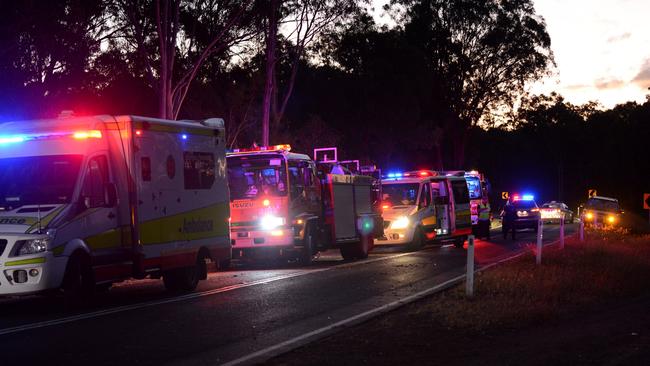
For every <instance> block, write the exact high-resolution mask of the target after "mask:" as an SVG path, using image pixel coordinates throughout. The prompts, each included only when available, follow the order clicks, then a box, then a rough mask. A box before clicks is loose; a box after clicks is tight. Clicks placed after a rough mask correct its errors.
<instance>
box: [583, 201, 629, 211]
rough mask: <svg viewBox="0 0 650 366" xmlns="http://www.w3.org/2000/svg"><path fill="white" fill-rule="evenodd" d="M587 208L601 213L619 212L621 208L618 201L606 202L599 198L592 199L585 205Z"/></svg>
mask: <svg viewBox="0 0 650 366" xmlns="http://www.w3.org/2000/svg"><path fill="white" fill-rule="evenodd" d="M585 207H586V208H590V209H592V210H599V211H612V212H615V211H619V210H620V209H621V208H620V206H619V205H618V202H617V201H611V200H604V199H599V198H590V199H589V200H588V201H587V204H586V205H585Z"/></svg>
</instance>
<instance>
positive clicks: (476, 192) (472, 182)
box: [465, 176, 483, 200]
mask: <svg viewBox="0 0 650 366" xmlns="http://www.w3.org/2000/svg"><path fill="white" fill-rule="evenodd" d="M465 180H467V189H468V190H469V199H471V200H476V199H480V198H481V197H482V196H483V195H482V192H481V179H480V178H479V177H473V176H470V177H465Z"/></svg>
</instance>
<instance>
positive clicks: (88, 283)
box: [61, 252, 95, 299]
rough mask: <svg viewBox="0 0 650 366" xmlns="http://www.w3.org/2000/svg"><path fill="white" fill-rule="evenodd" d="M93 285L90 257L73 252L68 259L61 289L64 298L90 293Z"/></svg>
mask: <svg viewBox="0 0 650 366" xmlns="http://www.w3.org/2000/svg"><path fill="white" fill-rule="evenodd" d="M94 287H95V281H94V278H93V272H92V268H91V267H90V258H88V256H87V255H86V254H85V253H82V252H75V253H73V254H72V255H71V256H70V259H68V265H67V266H66V269H65V274H64V276H63V283H62V284H61V290H62V291H63V294H64V296H65V297H66V298H70V299H73V298H79V297H84V296H88V295H91V294H92V293H93V290H94Z"/></svg>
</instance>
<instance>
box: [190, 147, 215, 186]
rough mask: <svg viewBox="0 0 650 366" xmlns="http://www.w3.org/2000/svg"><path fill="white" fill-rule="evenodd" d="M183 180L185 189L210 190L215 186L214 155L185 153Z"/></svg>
mask: <svg viewBox="0 0 650 366" xmlns="http://www.w3.org/2000/svg"><path fill="white" fill-rule="evenodd" d="M183 160H184V164H183V178H184V183H185V189H210V188H212V185H213V184H214V179H215V178H214V175H215V164H214V154H212V153H204V152H191V151H185V152H183Z"/></svg>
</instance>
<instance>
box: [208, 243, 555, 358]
mask: <svg viewBox="0 0 650 366" xmlns="http://www.w3.org/2000/svg"><path fill="white" fill-rule="evenodd" d="M558 242H559V240H556V241H553V242H551V243H547V244H545V245H544V246H549V245H553V244H557V243H558ZM528 251H529V250H528V249H523V250H521V251H520V252H519V253H517V254H515V255H513V256H510V257H507V258H503V259H500V260H498V261H496V262H494V263H490V264H488V265H486V266H482V267H480V268H478V269H477V270H476V271H475V272H482V271H485V270H487V269H489V268H492V267H494V266H496V265H498V264H502V263H504V262H508V261H511V260H513V259H515V258H519V257H521V256H522V255H524V254H526V253H527V252H528ZM465 277H466V275H465V274H462V275H460V276H457V277H454V278H452V279H450V280H447V281H445V282H443V283H441V284H439V285H436V286H433V287H430V288H428V289H426V290H422V291H420V292H417V293H415V294H413V295H409V296H407V297H404V298H402V299H399V300H396V301H393V302H391V303H388V304H385V305H382V306H379V307H377V308H374V309H371V310H368V311H365V312H363V313H360V314H357V315H354V316H351V317H349V318H347V319H344V320H341V321H338V322H336V323H333V324H330V325H328V326H325V327H322V328H319V329H316V330H312V331H311V332H307V333H304V334H302V335H299V336H297V337H294V338H291V339H289V340H286V341H284V342H281V343H278V344H275V345H273V346H270V347H267V348H264V349H262V350H259V351H257V352H253V353H251V354H248V355H246V356H243V357H240V358H237V359H234V360H232V361H228V362H226V363H223V364H221V366H236V365H245V364H252V363H255V362H263V361H265V360H268V359H269V358H270V357H273V356H277V355H279V354H282V353H285V352H289V351H291V350H293V349H295V348H297V347H299V346H301V345H304V344H307V343H309V342H310V341H314V340H316V339H318V338H321V337H323V336H325V335H327V334H328V333H329V332H332V331H334V329H336V328H338V327H345V326H352V325H356V324H359V323H361V322H362V321H365V320H368V319H371V318H373V317H376V316H378V315H381V314H383V313H386V312H389V311H391V310H394V309H396V308H399V307H400V306H403V305H406V304H409V303H412V302H415V301H417V300H420V299H422V298H424V297H426V296H429V295H431V294H434V293H436V292H438V291H441V290H444V289H446V288H448V287H451V286H453V285H456V284H458V283H460V282H461V281H462V280H464V279H465ZM311 338H314V339H311Z"/></svg>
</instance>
